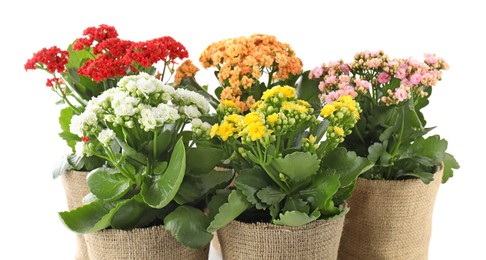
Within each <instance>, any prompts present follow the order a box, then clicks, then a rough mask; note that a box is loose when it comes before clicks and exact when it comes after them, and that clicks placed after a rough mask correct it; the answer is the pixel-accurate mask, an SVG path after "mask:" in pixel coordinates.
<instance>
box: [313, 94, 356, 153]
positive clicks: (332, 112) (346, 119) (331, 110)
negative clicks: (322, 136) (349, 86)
mask: <svg viewBox="0 0 486 260" xmlns="http://www.w3.org/2000/svg"><path fill="white" fill-rule="evenodd" d="M360 112H361V109H360V107H359V104H358V103H357V102H356V101H355V100H354V99H353V98H352V97H351V96H341V97H339V99H338V100H337V101H333V102H330V103H328V104H326V105H325V106H324V107H323V108H322V110H321V113H320V114H321V116H322V117H323V118H325V119H327V120H329V126H328V127H327V132H326V136H327V140H328V141H329V142H331V143H332V145H334V146H337V145H338V144H340V143H342V142H344V136H346V135H349V134H351V132H352V129H353V127H354V125H356V123H357V121H358V119H359V113H360Z"/></svg>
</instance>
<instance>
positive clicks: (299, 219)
mask: <svg viewBox="0 0 486 260" xmlns="http://www.w3.org/2000/svg"><path fill="white" fill-rule="evenodd" d="M320 216H321V213H320V212H319V211H318V210H316V211H314V212H312V214H310V215H307V214H305V213H303V212H300V211H287V212H285V213H284V214H282V213H280V217H279V219H274V220H273V221H272V223H273V224H275V225H280V226H291V227H300V226H303V225H305V224H307V223H310V222H312V221H314V220H317V219H318V218H319V217H320Z"/></svg>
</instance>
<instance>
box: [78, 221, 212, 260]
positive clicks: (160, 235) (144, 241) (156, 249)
mask: <svg viewBox="0 0 486 260" xmlns="http://www.w3.org/2000/svg"><path fill="white" fill-rule="evenodd" d="M85 239H86V244H87V246H88V253H89V258H90V259H91V260H129V259H130V260H155V259H171V260H172V259H173V260H178V259H181V260H206V259H208V253H209V246H207V247H205V248H203V249H201V250H192V249H189V248H187V247H185V246H183V245H182V244H180V243H179V242H177V240H176V239H175V238H174V237H172V235H171V234H170V232H169V231H167V230H165V229H164V227H163V226H155V227H148V228H136V229H133V230H130V231H123V230H118V229H107V230H103V231H99V232H95V233H91V234H86V235H85Z"/></svg>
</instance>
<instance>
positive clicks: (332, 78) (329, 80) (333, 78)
mask: <svg viewBox="0 0 486 260" xmlns="http://www.w3.org/2000/svg"><path fill="white" fill-rule="evenodd" d="M324 82H325V83H326V84H335V83H337V78H336V76H329V77H328V78H326V80H325V81H324Z"/></svg>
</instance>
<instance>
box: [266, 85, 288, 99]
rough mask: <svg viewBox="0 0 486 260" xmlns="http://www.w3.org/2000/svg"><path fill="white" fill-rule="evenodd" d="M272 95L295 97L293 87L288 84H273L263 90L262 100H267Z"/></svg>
mask: <svg viewBox="0 0 486 260" xmlns="http://www.w3.org/2000/svg"><path fill="white" fill-rule="evenodd" d="M272 97H283V98H293V97H295V88H293V87H290V86H275V87H273V88H271V89H269V90H266V91H265V92H263V95H262V98H261V99H262V100H267V99H269V98H272Z"/></svg>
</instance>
